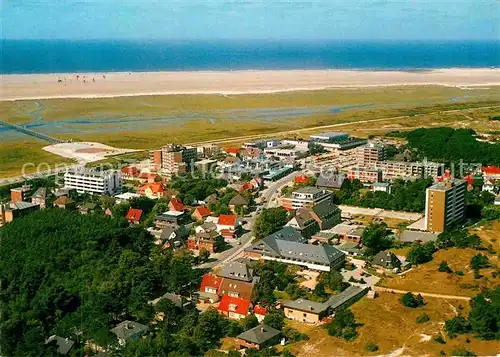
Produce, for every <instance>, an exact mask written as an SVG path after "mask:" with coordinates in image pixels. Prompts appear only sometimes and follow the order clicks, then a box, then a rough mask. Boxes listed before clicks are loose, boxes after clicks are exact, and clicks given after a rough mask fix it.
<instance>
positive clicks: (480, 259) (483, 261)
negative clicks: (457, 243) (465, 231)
mask: <svg viewBox="0 0 500 357" xmlns="http://www.w3.org/2000/svg"><path fill="white" fill-rule="evenodd" d="M470 265H471V266H472V269H474V270H479V269H483V268H487V267H489V266H490V260H489V259H488V257H487V256H486V255H482V254H476V255H474V256H473V257H472V258H471V260H470Z"/></svg>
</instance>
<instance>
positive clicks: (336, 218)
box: [286, 200, 340, 239]
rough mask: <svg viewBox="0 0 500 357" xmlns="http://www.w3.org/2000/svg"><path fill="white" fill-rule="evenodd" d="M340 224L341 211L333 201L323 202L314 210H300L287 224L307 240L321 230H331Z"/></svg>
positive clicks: (313, 208)
mask: <svg viewBox="0 0 500 357" xmlns="http://www.w3.org/2000/svg"><path fill="white" fill-rule="evenodd" d="M338 223H340V209H339V208H338V207H337V206H336V205H334V204H333V202H332V201H331V200H327V201H321V202H320V203H318V204H317V205H315V206H314V207H312V208H299V209H298V210H296V211H295V215H294V217H293V218H292V219H291V220H290V221H289V222H288V223H287V224H286V225H287V226H290V227H293V228H295V229H296V230H297V231H299V232H300V234H301V235H302V236H304V237H306V238H308V239H309V238H311V236H312V235H313V234H315V233H317V232H318V231H320V230H326V229H330V228H332V227H333V226H335V225H336V224H338Z"/></svg>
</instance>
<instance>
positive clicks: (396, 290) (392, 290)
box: [373, 286, 471, 301]
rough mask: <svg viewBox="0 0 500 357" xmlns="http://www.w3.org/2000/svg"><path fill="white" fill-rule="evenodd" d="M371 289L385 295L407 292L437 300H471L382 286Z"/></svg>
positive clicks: (463, 297) (464, 297) (457, 296)
mask: <svg viewBox="0 0 500 357" xmlns="http://www.w3.org/2000/svg"><path fill="white" fill-rule="evenodd" d="M373 288H374V289H375V291H378V292H387V293H394V294H406V293H408V292H411V293H412V294H415V295H417V294H420V295H422V296H427V297H435V298H439V299H450V300H467V301H469V300H470V299H471V298H470V297H468V296H459V295H443V294H433V293H423V292H420V291H408V290H399V289H392V288H384V287H382V286H374V287H373Z"/></svg>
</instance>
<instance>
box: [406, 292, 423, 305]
mask: <svg viewBox="0 0 500 357" xmlns="http://www.w3.org/2000/svg"><path fill="white" fill-rule="evenodd" d="M401 303H402V304H403V305H404V306H406V307H411V308H417V307H419V306H423V305H424V304H425V303H424V298H423V297H422V295H420V294H418V295H417V296H415V295H413V294H412V293H410V292H407V293H406V294H404V295H403V296H402V297H401Z"/></svg>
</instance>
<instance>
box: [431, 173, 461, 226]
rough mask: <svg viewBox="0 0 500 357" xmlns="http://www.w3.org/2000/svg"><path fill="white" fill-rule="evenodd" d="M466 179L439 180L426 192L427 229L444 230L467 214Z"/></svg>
mask: <svg viewBox="0 0 500 357" xmlns="http://www.w3.org/2000/svg"><path fill="white" fill-rule="evenodd" d="M466 188H467V183H466V182H465V180H458V179H449V180H446V181H443V182H438V183H436V184H434V185H432V186H431V187H429V188H428V189H427V190H426V193H425V230H427V231H429V232H439V233H441V232H444V231H445V230H446V229H447V228H449V227H450V226H451V225H453V224H454V223H458V222H460V221H461V220H463V219H464V216H465V190H466Z"/></svg>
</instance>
